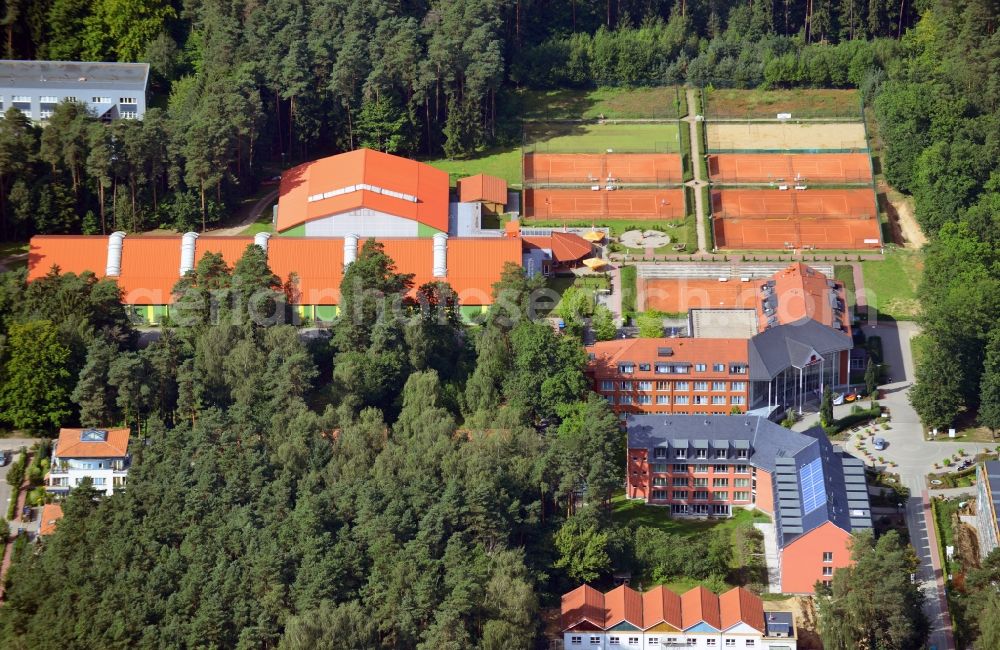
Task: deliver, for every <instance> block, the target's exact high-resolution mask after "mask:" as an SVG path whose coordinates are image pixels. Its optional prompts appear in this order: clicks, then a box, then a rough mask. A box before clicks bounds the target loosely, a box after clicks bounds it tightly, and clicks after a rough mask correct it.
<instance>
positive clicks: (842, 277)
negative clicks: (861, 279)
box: [833, 264, 855, 309]
mask: <svg viewBox="0 0 1000 650" xmlns="http://www.w3.org/2000/svg"><path fill="white" fill-rule="evenodd" d="M833 277H834V279H835V280H839V281H841V282H843V283H844V292H845V293H846V294H847V306H848V308H850V309H854V305H855V302H854V267H852V266H851V265H849V264H837V265H835V266H834V267H833Z"/></svg>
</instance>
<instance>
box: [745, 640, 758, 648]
mask: <svg viewBox="0 0 1000 650" xmlns="http://www.w3.org/2000/svg"><path fill="white" fill-rule="evenodd" d="M756 643H757V642H756V641H754V640H753V639H747V647H748V648H752V647H753V646H754V645H756Z"/></svg>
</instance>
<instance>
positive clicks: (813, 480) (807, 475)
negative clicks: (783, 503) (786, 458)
mask: <svg viewBox="0 0 1000 650" xmlns="http://www.w3.org/2000/svg"><path fill="white" fill-rule="evenodd" d="M799 483H800V484H801V485H802V514H805V515H807V514H809V513H810V512H812V511H813V510H816V509H817V508H819V507H821V506H823V505H826V486H824V485H823V462H822V461H821V460H820V459H819V458H817V459H816V460H814V461H812V462H811V463H808V464H806V465H803V466H802V468H801V469H800V470H799Z"/></svg>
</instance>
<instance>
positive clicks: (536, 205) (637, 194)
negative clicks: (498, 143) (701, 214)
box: [523, 185, 687, 221]
mask: <svg viewBox="0 0 1000 650" xmlns="http://www.w3.org/2000/svg"><path fill="white" fill-rule="evenodd" d="M523 207H524V217H525V219H536V220H550V219H551V220H560V221H569V220H578V219H581V218H584V219H585V218H588V217H591V218H600V219H618V218H621V219H637V220H642V221H649V220H660V219H683V218H684V216H685V215H686V214H687V212H686V210H685V204H684V189H683V188H671V189H643V190H633V189H619V190H610V191H609V190H606V189H604V186H603V185H602V186H601V189H600V190H590V189H526V190H524V206H523Z"/></svg>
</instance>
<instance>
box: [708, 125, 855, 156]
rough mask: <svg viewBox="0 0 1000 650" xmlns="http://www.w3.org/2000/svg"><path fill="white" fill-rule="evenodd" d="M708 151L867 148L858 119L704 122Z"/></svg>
mask: <svg viewBox="0 0 1000 650" xmlns="http://www.w3.org/2000/svg"><path fill="white" fill-rule="evenodd" d="M706 132H707V135H708V152H709V153H711V152H713V151H719V152H724V151H739V150H751V151H788V150H792V151H803V152H809V151H820V150H823V149H833V150H844V149H852V150H853V149H858V150H862V151H867V150H868V142H867V139H866V138H865V126H864V124H861V123H860V122H807V123H797V122H708V123H707V124H706Z"/></svg>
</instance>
